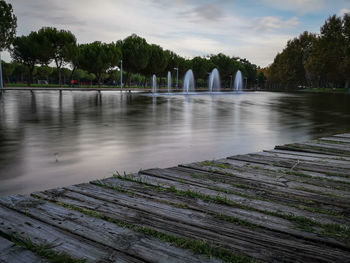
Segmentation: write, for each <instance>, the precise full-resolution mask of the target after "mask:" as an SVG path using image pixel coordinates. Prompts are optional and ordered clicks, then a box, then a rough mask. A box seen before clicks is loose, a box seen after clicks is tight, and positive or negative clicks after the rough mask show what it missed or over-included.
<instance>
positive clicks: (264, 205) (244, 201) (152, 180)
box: [134, 173, 344, 224]
mask: <svg viewBox="0 0 350 263" xmlns="http://www.w3.org/2000/svg"><path fill="white" fill-rule="evenodd" d="M134 176H135V178H136V179H138V180H141V181H143V182H146V183H149V184H152V185H155V186H157V185H162V186H164V187H167V188H170V187H175V188H176V189H178V190H181V191H188V190H189V191H193V192H198V193H201V194H205V195H208V196H211V197H213V198H215V197H217V196H221V197H223V198H227V199H229V200H231V201H234V202H237V203H239V204H241V205H244V206H249V207H252V208H254V209H258V210H259V211H264V210H266V211H269V212H275V213H280V212H282V213H285V214H293V215H296V216H302V217H306V218H314V219H315V220H317V221H319V222H321V223H325V224H327V223H332V222H339V221H341V222H344V221H343V219H342V218H334V217H330V216H329V215H324V214H318V213H313V212H309V211H305V210H301V209H299V208H296V207H292V206H288V205H283V204H280V203H276V202H268V201H263V200H258V199H250V198H246V197H242V196H238V195H234V194H230V193H224V192H218V191H215V190H212V189H208V188H206V187H201V186H196V185H193V184H188V183H182V182H178V181H174V180H169V179H165V178H161V177H155V176H151V175H147V174H143V173H139V174H135V175H134ZM338 220H339V221H338Z"/></svg>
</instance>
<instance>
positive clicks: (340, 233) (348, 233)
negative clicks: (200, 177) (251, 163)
mask: <svg viewBox="0 0 350 263" xmlns="http://www.w3.org/2000/svg"><path fill="white" fill-rule="evenodd" d="M116 177H117V178H119V179H121V180H128V181H133V182H137V183H141V184H147V185H148V186H149V187H151V188H153V189H155V190H156V191H161V192H171V193H174V194H175V195H178V196H186V197H189V198H199V199H201V200H203V201H205V202H213V203H217V204H222V205H227V206H232V207H236V208H240V209H245V210H249V211H254V212H260V213H263V214H266V215H271V216H275V217H279V218H283V219H286V220H289V221H291V222H294V223H295V224H296V226H297V227H298V228H299V229H301V230H305V231H308V232H312V233H318V234H325V235H329V236H336V237H342V238H345V239H347V240H350V229H349V228H350V226H343V225H340V224H324V223H321V222H318V221H316V220H314V219H310V218H306V217H303V216H296V215H294V214H292V213H289V214H287V213H282V212H276V211H269V210H262V209H257V208H254V207H251V206H248V205H243V204H240V203H237V202H235V201H233V200H230V199H228V198H227V197H226V196H221V195H217V196H215V197H213V196H210V195H206V194H203V193H200V192H195V191H191V190H185V191H184V190H178V189H176V188H175V187H174V186H170V187H169V188H167V187H164V186H160V185H157V186H155V185H152V184H148V183H144V182H142V181H141V180H134V178H133V177H132V176H127V177H123V176H120V175H116ZM315 227H319V228H321V229H322V230H321V231H318V230H316V229H315Z"/></svg>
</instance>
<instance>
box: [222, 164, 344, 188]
mask: <svg viewBox="0 0 350 263" xmlns="http://www.w3.org/2000/svg"><path fill="white" fill-rule="evenodd" d="M216 161H217V162H219V163H223V164H227V163H228V164H230V166H231V167H232V168H231V169H233V170H236V171H238V172H239V171H241V172H243V173H244V172H248V173H249V172H250V173H251V176H250V177H252V180H253V179H254V178H255V180H263V178H264V177H263V176H265V177H271V176H273V177H274V178H273V179H272V180H276V179H281V180H284V181H288V180H296V181H297V179H296V176H294V177H291V178H294V179H288V177H286V173H290V172H292V171H293V170H291V169H290V168H286V167H278V166H271V165H266V164H261V163H251V162H247V161H240V160H233V159H221V160H216ZM294 172H298V173H302V174H305V175H306V176H308V177H309V176H310V177H312V178H310V179H309V178H307V177H304V178H302V179H303V180H305V181H307V180H313V181H317V180H326V181H327V180H332V181H335V182H330V184H332V183H334V185H335V186H340V187H344V186H345V189H348V186H347V184H349V183H350V178H345V177H339V176H335V175H328V174H323V173H320V172H314V171H307V170H303V169H300V167H299V169H298V170H297V171H295V170H294ZM280 173H282V174H283V175H282V174H280ZM278 174H280V175H278ZM274 175H275V176H274ZM287 175H288V174H287ZM247 176H248V178H249V175H247ZM299 179H301V178H299Z"/></svg>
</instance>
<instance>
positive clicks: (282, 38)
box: [4, 0, 350, 67]
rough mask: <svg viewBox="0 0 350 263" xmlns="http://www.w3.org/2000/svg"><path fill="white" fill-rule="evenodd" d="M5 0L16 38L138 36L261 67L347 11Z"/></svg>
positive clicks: (235, 0) (312, 2) (295, 4)
mask: <svg viewBox="0 0 350 263" xmlns="http://www.w3.org/2000/svg"><path fill="white" fill-rule="evenodd" d="M7 1H8V2H9V3H11V4H12V5H13V8H14V12H15V14H16V16H17V19H18V28H17V34H18V35H27V34H28V33H29V32H30V31H33V30H38V29H40V28H41V27H43V26H54V27H57V28H59V29H68V30H70V31H72V32H73V33H74V34H75V36H76V37H77V39H78V42H79V43H87V42H92V41H95V40H100V41H103V42H111V41H117V40H119V39H123V38H125V37H127V36H128V35H130V34H132V33H136V34H137V35H139V36H142V37H144V38H146V40H147V41H148V42H149V43H154V44H158V45H160V46H162V47H163V48H165V49H170V50H172V51H175V52H176V53H178V54H179V55H182V56H185V57H190V58H192V57H194V56H198V55H200V56H202V55H207V54H216V53H220V52H222V53H224V54H226V55H229V56H239V57H242V58H247V59H249V60H250V61H251V62H253V63H255V64H257V65H259V66H262V67H264V66H267V65H268V64H270V63H271V62H272V61H273V58H274V57H275V55H276V54H277V52H280V51H281V50H282V49H283V47H284V46H285V45H286V42H287V40H288V39H291V38H293V37H295V36H298V35H299V34H300V33H302V32H303V31H305V30H308V31H310V32H315V33H317V32H319V29H320V26H321V25H323V23H324V21H325V20H326V19H327V18H328V17H329V15H332V14H337V15H342V14H343V13H344V12H350V0H99V1H97V0H7ZM4 57H5V60H7V61H8V60H10V58H9V55H8V54H5V55H4Z"/></svg>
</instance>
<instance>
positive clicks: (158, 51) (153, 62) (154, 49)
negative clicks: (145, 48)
mask: <svg viewBox="0 0 350 263" xmlns="http://www.w3.org/2000/svg"><path fill="white" fill-rule="evenodd" d="M149 49H150V57H149V61H148V64H147V66H146V67H145V68H144V69H143V70H142V73H144V74H145V75H147V76H150V75H152V74H156V75H159V74H161V73H163V72H164V70H165V68H166V67H167V66H168V61H169V57H170V56H169V54H168V53H167V52H164V50H163V49H162V48H161V47H160V46H158V45H154V44H152V45H151V46H150V47H149Z"/></svg>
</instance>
